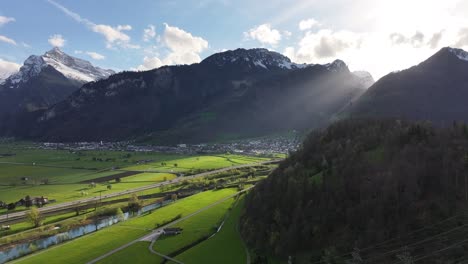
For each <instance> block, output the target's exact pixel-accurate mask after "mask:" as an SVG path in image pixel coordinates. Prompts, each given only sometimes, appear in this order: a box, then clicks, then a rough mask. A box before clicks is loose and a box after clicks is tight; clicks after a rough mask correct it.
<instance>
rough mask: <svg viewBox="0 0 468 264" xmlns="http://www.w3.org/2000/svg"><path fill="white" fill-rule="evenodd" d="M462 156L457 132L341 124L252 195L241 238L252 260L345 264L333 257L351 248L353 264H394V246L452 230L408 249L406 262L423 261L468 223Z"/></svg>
mask: <svg viewBox="0 0 468 264" xmlns="http://www.w3.org/2000/svg"><path fill="white" fill-rule="evenodd" d="M467 153H468V127H467V126H458V125H457V126H455V127H450V128H447V129H436V128H433V127H431V126H430V125H428V124H408V123H402V122H399V121H391V120H389V121H366V120H346V121H341V122H339V123H336V124H333V125H331V126H330V127H329V128H328V129H326V130H325V131H323V132H314V133H312V134H310V135H309V136H308V137H307V139H306V140H305V142H304V143H303V146H302V147H301V148H300V150H299V151H298V152H296V153H294V154H292V155H291V156H290V157H289V158H288V159H287V160H286V161H284V162H283V163H281V164H280V166H279V168H278V169H277V170H275V171H274V172H273V173H272V175H270V176H269V177H268V178H267V179H265V180H264V181H263V182H261V183H259V184H258V185H257V186H256V187H255V189H254V190H253V191H252V193H250V194H249V195H248V198H247V200H246V211H245V215H244V216H243V218H242V223H241V227H242V228H241V229H242V234H243V236H244V238H246V239H247V241H248V243H249V244H250V246H251V247H253V248H255V249H256V250H258V251H259V252H260V254H273V255H277V256H281V257H283V258H286V257H287V256H296V255H297V254H298V255H299V256H307V257H306V259H302V261H297V262H296V261H295V262H294V263H312V262H313V263H316V262H315V261H318V260H320V259H322V260H324V259H323V258H322V257H325V258H328V261H329V262H324V263H345V261H344V260H346V259H350V258H351V255H350V254H348V255H345V256H343V257H340V258H339V257H338V256H341V255H343V254H344V253H348V252H351V251H353V248H355V247H356V248H358V249H361V250H362V251H361V253H360V254H361V257H362V258H363V259H364V262H363V263H396V262H398V258H397V255H399V254H403V253H404V249H403V248H404V246H406V245H411V244H413V243H416V242H418V241H419V242H420V241H421V240H424V239H427V238H428V237H431V236H434V235H437V234H439V233H442V232H445V231H448V230H451V229H453V228H458V229H456V230H457V231H456V232H453V233H447V234H446V235H445V236H444V240H439V239H433V240H428V241H426V243H420V244H416V245H418V246H412V247H410V248H409V249H408V250H409V254H410V255H412V256H421V255H425V254H430V253H432V252H435V251H436V250H438V249H441V248H444V247H446V246H447V245H449V244H452V243H456V242H457V241H458V242H459V241H462V240H463V239H466V238H465V237H466V235H467V234H468V228H466V227H461V228H460V226H461V225H462V224H464V223H467V221H468V219H467V218H466V215H464V212H465V209H466V204H467V201H466V198H465V192H466V191H467V189H466V188H467V187H466V186H465V184H464V180H465V178H466V177H467V175H468V170H467V169H466V168H467V164H468V163H467V157H468V156H467V155H468V154H467ZM457 213H459V214H460V215H459V217H453V216H454V215H456V214H457ZM449 217H452V218H451V220H450V221H445V222H444V223H443V224H438V225H436V226H435V227H432V228H427V229H426V230H423V231H418V232H417V233H414V234H412V235H409V234H410V233H411V232H414V231H415V230H419V229H421V228H423V227H429V226H433V224H434V223H438V222H439V221H441V220H444V219H447V218H449ZM389 239H393V240H391V241H390V242H391V243H388V240H389ZM384 241H387V243H386V244H384V246H379V247H377V246H376V245H379V244H380V243H382V242H384ZM444 241H446V242H444ZM365 248H368V249H367V250H364V249H365ZM389 251H390V252H393V253H392V254H388V252H389ZM305 252H307V254H305V255H304V253H305ZM385 253H387V254H385ZM466 254H468V248H466V247H457V248H454V249H453V250H450V251H449V250H447V251H445V252H441V253H440V254H434V255H432V256H431V258H428V259H425V260H424V261H423V262H422V263H452V262H450V261H449V260H450V259H455V258H459V257H461V256H466ZM331 259H333V261H331ZM346 263H351V262H346ZM352 263H359V262H352Z"/></svg>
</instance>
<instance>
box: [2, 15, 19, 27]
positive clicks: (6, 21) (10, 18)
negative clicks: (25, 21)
mask: <svg viewBox="0 0 468 264" xmlns="http://www.w3.org/2000/svg"><path fill="white" fill-rule="evenodd" d="M15 21H16V20H15V19H14V18H13V17H6V16H0V26H3V25H5V24H7V23H10V22H15Z"/></svg>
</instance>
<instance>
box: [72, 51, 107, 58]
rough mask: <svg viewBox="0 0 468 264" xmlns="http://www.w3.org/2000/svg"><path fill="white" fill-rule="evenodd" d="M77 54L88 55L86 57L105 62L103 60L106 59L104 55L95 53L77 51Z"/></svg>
mask: <svg viewBox="0 0 468 264" xmlns="http://www.w3.org/2000/svg"><path fill="white" fill-rule="evenodd" d="M75 54H86V55H88V56H89V57H91V58H92V59H94V60H103V59H105V58H106V57H105V56H104V55H102V54H99V53H97V52H94V51H81V50H75Z"/></svg>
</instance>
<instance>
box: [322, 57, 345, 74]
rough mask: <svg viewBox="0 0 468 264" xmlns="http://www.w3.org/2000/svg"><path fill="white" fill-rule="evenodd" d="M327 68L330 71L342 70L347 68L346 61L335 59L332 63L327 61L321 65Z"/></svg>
mask: <svg viewBox="0 0 468 264" xmlns="http://www.w3.org/2000/svg"><path fill="white" fill-rule="evenodd" d="M323 66H325V67H326V68H327V70H329V71H332V72H339V71H342V70H348V66H347V65H346V63H345V62H344V61H342V60H335V61H333V62H332V63H327V64H325V65H323Z"/></svg>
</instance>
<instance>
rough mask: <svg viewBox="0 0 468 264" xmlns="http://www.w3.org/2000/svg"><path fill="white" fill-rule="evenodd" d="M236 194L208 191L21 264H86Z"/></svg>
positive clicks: (41, 253)
mask: <svg viewBox="0 0 468 264" xmlns="http://www.w3.org/2000/svg"><path fill="white" fill-rule="evenodd" d="M234 193H236V190H234V189H223V190H219V191H207V192H203V193H200V194H197V195H194V196H191V197H188V198H185V199H182V200H179V201H177V202H176V203H173V204H171V205H168V206H166V207H163V208H161V209H159V210H156V211H155V212H154V213H152V214H147V215H144V216H142V217H138V218H134V219H131V220H129V221H126V222H123V223H120V224H117V225H115V226H112V227H109V228H106V229H103V230H101V231H99V232H96V233H93V234H90V235H87V236H84V237H82V238H78V239H76V240H73V241H71V242H68V243H65V244H62V245H59V246H56V247H53V248H51V249H48V250H46V251H44V252H40V253H38V254H36V255H32V256H30V257H26V258H24V259H20V260H19V261H18V263H44V262H47V261H48V260H51V259H54V261H56V263H84V262H87V261H91V260H93V259H94V258H97V257H99V256H100V255H102V254H105V253H107V252H108V251H110V250H112V249H115V248H117V247H119V246H121V245H124V244H126V243H128V242H131V241H133V240H135V239H137V238H139V237H142V236H143V235H145V234H148V232H149V230H152V229H154V228H155V227H156V225H158V224H163V223H167V222H168V221H170V220H171V219H174V218H175V217H177V216H178V215H181V216H185V215H188V214H190V213H193V212H195V211H197V210H199V209H201V208H203V207H205V206H208V205H210V204H212V203H213V202H216V201H218V200H221V199H223V198H225V197H228V196H230V195H232V194H234Z"/></svg>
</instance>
